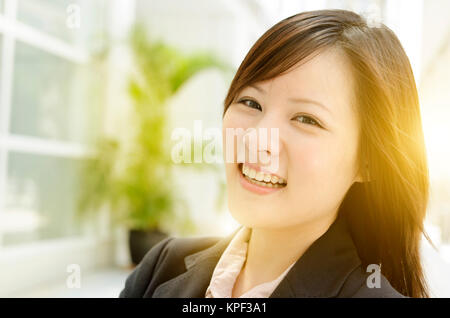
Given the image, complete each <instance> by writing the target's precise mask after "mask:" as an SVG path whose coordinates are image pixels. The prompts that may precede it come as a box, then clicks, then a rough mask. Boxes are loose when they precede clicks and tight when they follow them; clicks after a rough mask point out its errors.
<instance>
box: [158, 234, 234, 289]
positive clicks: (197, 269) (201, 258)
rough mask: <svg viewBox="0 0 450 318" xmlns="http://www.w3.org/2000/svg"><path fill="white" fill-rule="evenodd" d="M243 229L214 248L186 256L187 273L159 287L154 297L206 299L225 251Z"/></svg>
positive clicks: (220, 241) (223, 239)
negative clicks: (212, 278) (214, 273)
mask: <svg viewBox="0 0 450 318" xmlns="http://www.w3.org/2000/svg"><path fill="white" fill-rule="evenodd" d="M241 227H242V226H240V227H238V228H237V229H236V230H235V231H233V233H231V234H230V235H228V236H226V237H224V238H222V239H221V240H219V241H218V242H217V243H216V244H214V245H213V246H211V247H209V248H207V249H205V250H202V251H200V252H197V253H194V254H191V255H188V256H186V257H185V258H184V264H185V267H186V270H187V271H186V272H184V273H182V274H181V275H178V276H176V277H174V278H172V279H170V280H168V281H167V282H165V283H163V284H161V285H159V286H158V287H157V288H156V289H155V291H154V293H153V295H152V297H154V298H204V297H205V292H206V289H207V288H208V286H209V283H210V280H211V277H212V274H213V271H214V268H215V266H216V265H217V263H218V261H219V259H220V257H221V255H222V253H223V251H224V250H225V248H226V247H227V246H228V244H229V243H230V241H231V239H232V238H233V237H234V235H235V234H236V233H237V232H238V231H239V229H240V228H241Z"/></svg>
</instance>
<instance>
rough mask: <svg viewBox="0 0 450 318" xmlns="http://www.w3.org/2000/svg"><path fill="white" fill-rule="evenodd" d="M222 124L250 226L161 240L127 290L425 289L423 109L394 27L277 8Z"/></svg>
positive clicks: (269, 293)
mask: <svg viewBox="0 0 450 318" xmlns="http://www.w3.org/2000/svg"><path fill="white" fill-rule="evenodd" d="M252 128H253V129H255V130H256V131H258V133H257V138H256V143H255V145H256V147H253V146H252V143H251V142H250V140H251V138H250V135H249V134H247V132H249V131H251V129H252ZM273 128H275V130H274V129H273ZM223 129H224V131H223V135H224V143H225V144H227V145H229V144H230V143H231V144H232V145H234V148H231V150H233V154H232V155H230V150H229V149H228V150H226V151H225V153H226V156H228V157H227V158H230V157H231V158H232V159H233V160H231V161H232V162H230V160H228V161H227V160H226V176H227V187H228V204H229V210H230V211H231V213H232V215H233V217H234V218H235V219H236V220H237V221H238V222H239V223H240V224H242V226H241V227H240V228H239V229H237V230H236V231H234V232H233V233H232V234H231V235H229V236H228V237H225V238H214V237H210V238H173V237H171V238H168V239H166V240H164V241H162V242H160V243H159V244H158V245H156V246H155V247H153V248H152V249H151V250H150V251H149V252H148V253H147V255H146V257H145V258H144V260H143V261H142V262H141V264H140V265H139V266H138V267H137V268H136V269H135V271H134V272H133V273H132V274H131V275H130V277H129V278H128V279H127V282H126V285H125V288H124V290H123V291H122V292H121V294H120V296H121V297H403V296H407V297H427V296H428V293H427V287H426V283H425V280H424V276H423V272H422V267H421V261H420V255H419V245H420V239H421V235H422V233H423V219H424V216H425V211H426V205H427V201H428V186H429V184H428V182H429V180H428V170H427V162H426V156H425V149H424V138H423V132H422V127H421V118H420V109H419V102H418V96H417V89H416V85H415V81H414V76H413V73H412V70H411V66H410V63H409V60H408V58H407V56H406V54H405V52H404V50H403V48H402V46H401V44H400V42H399V41H398V39H397V37H396V36H395V35H394V33H393V32H392V31H391V30H390V29H388V28H387V27H385V26H384V25H380V26H377V27H370V26H368V25H367V23H366V22H365V21H364V20H363V19H362V18H361V17H360V16H359V15H357V14H355V13H353V12H350V11H343V10H321V11H312V12H304V13H300V14H297V15H294V16H292V17H289V18H287V19H284V20H282V21H281V22H279V23H278V24H276V25H275V26H273V27H272V28H271V29H270V30H268V31H267V32H266V33H265V34H264V35H263V36H262V37H261V38H260V39H259V40H258V41H257V42H256V43H255V44H254V45H253V47H252V48H251V49H250V51H249V53H248V54H247V56H246V57H245V59H244V61H243V62H242V64H241V66H240V67H239V69H238V71H237V73H236V75H235V77H234V79H233V81H232V83H231V86H230V88H229V91H228V95H227V97H226V99H225V109H224V117H223ZM238 129H243V130H244V131H245V133H244V134H234V135H229V134H228V133H226V132H227V131H233V130H235V131H236V130H238ZM263 132H265V133H264V134H263ZM263 135H264V136H263ZM230 136H231V137H230ZM246 137H248V138H246ZM264 137H267V139H268V140H275V142H274V143H271V142H267V140H265V141H264ZM239 145H242V148H241V150H242V149H243V150H244V154H245V156H244V160H239V159H238V158H237V157H238V156H237V154H236V153H235V152H237V149H238V148H239ZM255 153H256V154H257V156H256V158H257V160H256V162H255V161H253V162H252V161H251V160H249V158H251V157H252V155H255ZM253 158H254V157H253ZM263 158H265V159H269V160H263ZM269 163H270V165H269ZM274 163H276V164H274Z"/></svg>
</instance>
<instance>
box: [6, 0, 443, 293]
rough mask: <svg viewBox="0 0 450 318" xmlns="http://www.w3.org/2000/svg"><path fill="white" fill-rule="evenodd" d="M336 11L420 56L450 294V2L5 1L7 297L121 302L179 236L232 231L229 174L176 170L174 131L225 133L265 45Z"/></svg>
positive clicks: (432, 217) (416, 62)
mask: <svg viewBox="0 0 450 318" xmlns="http://www.w3.org/2000/svg"><path fill="white" fill-rule="evenodd" d="M323 8H342V9H349V10H353V11H356V12H358V13H362V14H364V15H365V16H366V17H367V18H370V19H375V20H380V21H381V22H383V23H385V24H386V25H387V26H389V27H390V28H391V29H393V30H394V32H395V33H396V34H397V36H398V37H399V38H400V40H401V42H402V44H403V46H404V48H405V50H406V52H407V54H408V56H409V58H410V60H411V63H412V65H413V69H414V73H415V77H416V81H417V84H418V88H419V95H420V99H421V110H422V116H423V117H422V119H423V125H424V130H425V138H426V146H427V152H428V159H429V165H430V174H431V198H430V204H429V211H428V216H427V220H426V230H427V232H428V234H429V235H430V236H431V239H432V240H433V243H434V244H435V245H436V247H437V250H434V249H433V248H432V247H431V246H430V245H429V244H428V243H427V242H426V241H425V240H424V243H423V246H422V252H423V255H424V264H425V269H426V275H427V278H428V282H429V285H430V287H431V294H432V296H435V297H450V165H449V162H450V147H449V145H450V143H449V138H450V104H449V100H450V89H449V85H450V19H449V18H450V1H448V0H426V1H425V0H373V1H370V0H340V1H338V0H279V1H271V0H215V1H208V0H190V1H181V0H78V1H76V0H0V297H117V296H118V295H119V292H120V291H121V289H122V288H123V286H124V282H125V278H126V277H127V275H128V274H129V273H130V272H131V270H132V269H133V266H134V264H136V263H137V262H139V260H140V259H141V258H142V255H143V253H145V252H146V250H147V249H148V247H149V246H151V245H152V244H155V243H156V242H158V241H159V240H161V239H163V238H164V237H166V236H167V235H173V236H204V235H208V236H209V235H212V236H223V235H226V234H228V233H230V231H232V230H233V229H234V228H235V227H236V226H237V223H236V222H235V221H234V220H233V219H232V218H231V216H230V215H229V213H228V211H227V207H226V200H224V199H225V196H226V187H225V174H224V171H223V167H222V166H221V165H220V164H216V163H213V164H206V163H194V164H184V165H183V164H179V165H173V163H172V161H171V157H170V156H171V154H170V151H171V148H173V145H174V140H173V139H171V132H172V131H173V129H174V128H180V127H182V128H185V129H186V131H189V132H191V133H192V135H193V136H194V135H195V133H196V132H199V131H200V133H201V131H203V132H204V131H205V130H206V129H208V128H219V129H220V127H221V118H222V109H223V108H222V107H223V104H222V103H223V100H224V98H225V94H226V91H227V89H228V85H229V84H230V82H231V79H232V77H233V75H234V72H235V71H236V70H237V67H238V66H239V64H240V62H241V61H242V59H243V58H244V56H245V54H246V53H247V51H248V50H249V49H250V47H251V46H252V45H253V43H254V42H255V41H256V40H257V39H258V38H259V37H260V36H261V35H262V34H263V33H264V32H265V31H266V30H267V29H268V28H269V27H270V26H272V25H273V24H275V23H276V22H278V21H279V20H281V19H283V18H285V17H288V16H291V15H293V14H296V13H298V12H301V11H306V10H315V9H323ZM196 123H197V126H195V124H196ZM198 123H201V127H199V126H198ZM219 132H220V130H219ZM190 142H191V144H190V145H191V148H190V149H192V150H193V153H195V151H202V150H203V149H204V147H205V145H204V141H200V142H196V141H195V140H194V138H193V139H192V140H191V141H190ZM217 154H219V155H220V150H218V151H217Z"/></svg>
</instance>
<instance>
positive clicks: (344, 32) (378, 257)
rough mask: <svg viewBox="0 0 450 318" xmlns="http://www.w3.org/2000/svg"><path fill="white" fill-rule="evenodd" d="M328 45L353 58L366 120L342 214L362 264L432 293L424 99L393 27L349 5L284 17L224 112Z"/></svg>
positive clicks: (414, 293)
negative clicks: (425, 252)
mask: <svg viewBox="0 0 450 318" xmlns="http://www.w3.org/2000/svg"><path fill="white" fill-rule="evenodd" d="M329 47H338V48H340V49H342V51H343V52H345V56H346V57H347V58H348V59H349V61H350V62H351V63H350V64H351V71H352V74H353V76H354V77H355V79H356V80H355V83H356V84H355V85H356V87H355V97H356V101H357V105H356V108H357V109H358V116H359V119H360V123H361V125H360V130H361V139H360V143H359V150H358V157H359V160H358V161H359V164H360V169H361V172H362V175H363V181H364V182H362V183H354V184H353V185H352V187H351V188H350V189H349V191H348V192H347V194H346V196H345V198H344V200H343V202H342V204H341V206H340V209H339V213H340V214H342V215H343V216H344V217H345V219H346V221H347V224H348V225H349V229H350V232H351V235H352V237H353V240H354V242H355V245H356V248H357V250H358V254H359V256H360V258H361V261H362V263H363V266H364V265H365V266H367V265H368V264H379V265H380V266H381V272H382V273H383V275H385V276H386V278H387V279H388V280H389V282H390V283H391V285H392V286H393V287H394V288H395V289H397V290H398V291H399V292H400V293H402V294H403V295H406V296H410V297H428V292H427V287H426V282H425V279H424V275H423V270H422V265H421V262H420V252H419V250H420V249H419V247H420V240H421V237H422V233H424V230H423V220H424V217H425V211H426V206H427V203H428V196H429V193H428V191H429V176H428V166H427V159H426V155H425V145H424V137H423V131H422V124H421V116H420V108H419V100H418V95H417V88H416V84H415V80H414V75H413V72H412V70H411V65H410V62H409V60H408V57H407V56H406V54H405V51H404V50H403V47H402V45H401V43H400V41H399V40H398V38H397V37H396V36H395V34H394V33H393V32H392V31H391V30H390V29H389V28H388V27H386V26H385V25H382V24H381V25H378V26H376V27H372V26H368V24H367V23H366V21H365V20H364V19H363V18H362V17H361V16H360V15H358V14H356V13H354V12H351V11H345V10H320V11H311V12H303V13H300V14H297V15H294V16H291V17H289V18H286V19H284V20H282V21H280V22H279V23H277V24H276V25H274V26H273V27H272V28H270V29H269V30H268V31H267V32H266V33H265V34H263V35H262V36H261V38H259V39H258V41H257V42H256V43H255V44H254V45H253V47H252V48H251V49H250V51H249V52H248V54H247V56H246V57H245V59H244V61H243V62H242V64H241V65H240V67H239V69H238V71H237V73H236V75H235V77H234V79H233V81H232V83H231V86H230V88H229V91H228V94H227V96H226V99H225V102H224V106H225V108H224V114H225V112H226V110H227V108H228V107H229V105H230V104H231V103H232V102H234V100H235V98H236V97H237V95H238V94H239V92H240V91H241V90H242V89H243V88H244V87H246V86H248V85H251V84H253V83H256V82H260V81H264V80H269V79H272V78H275V77H277V76H279V75H281V74H283V73H285V72H287V71H289V70H290V69H291V68H292V67H293V66H295V65H298V63H299V62H302V61H304V60H305V59H306V58H309V57H312V56H314V55H315V54H317V53H318V52H319V51H320V50H321V49H326V48H329ZM424 234H425V233H424ZM425 236H426V234H425ZM427 238H428V237H427Z"/></svg>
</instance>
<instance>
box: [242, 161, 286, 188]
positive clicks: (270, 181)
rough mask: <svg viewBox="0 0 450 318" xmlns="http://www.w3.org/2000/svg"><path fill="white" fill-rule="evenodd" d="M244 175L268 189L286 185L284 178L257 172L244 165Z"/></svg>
mask: <svg viewBox="0 0 450 318" xmlns="http://www.w3.org/2000/svg"><path fill="white" fill-rule="evenodd" d="M242 174H244V175H245V176H247V177H249V178H251V179H253V180H252V181H255V183H256V184H261V185H264V186H268V187H272V186H278V185H283V184H286V180H284V179H283V178H279V177H277V176H273V175H271V174H267V173H264V172H262V171H256V170H254V169H252V168H250V167H249V166H246V165H244V164H243V165H242ZM263 181H264V182H263Z"/></svg>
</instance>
